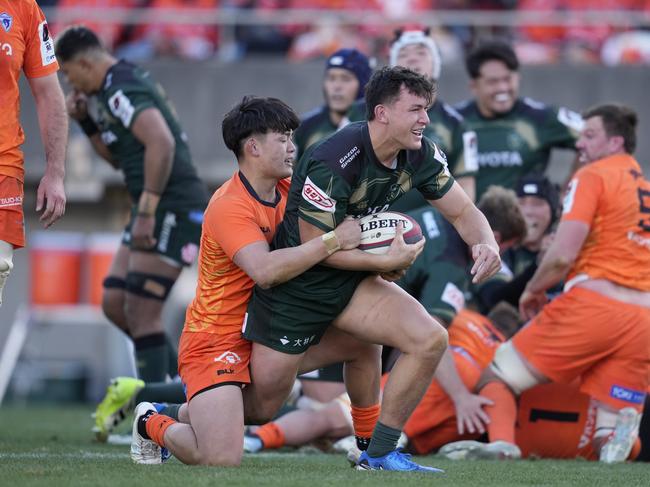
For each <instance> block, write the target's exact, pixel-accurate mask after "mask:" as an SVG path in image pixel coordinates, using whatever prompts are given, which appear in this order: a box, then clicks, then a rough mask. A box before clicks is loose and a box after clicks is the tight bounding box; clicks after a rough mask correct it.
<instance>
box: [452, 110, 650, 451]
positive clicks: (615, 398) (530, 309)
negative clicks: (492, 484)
mask: <svg viewBox="0 0 650 487" xmlns="http://www.w3.org/2000/svg"><path fill="white" fill-rule="evenodd" d="M584 119H585V126H584V129H583V130H582V133H581V135H580V138H579V139H578V141H577V143H576V147H577V149H578V153H579V158H580V162H582V163H583V164H584V165H583V167H582V168H581V169H579V170H578V171H577V172H576V174H575V176H574V178H573V179H572V180H571V182H570V184H569V187H568V190H567V195H566V198H565V200H564V207H563V215H562V219H561V221H560V224H559V226H558V229H557V232H556V236H555V239H554V240H553V243H552V244H551V247H550V248H549V249H548V251H547V253H546V255H545V256H544V258H543V260H542V262H541V264H540V266H539V268H538V269H537V271H536V272H535V275H534V276H533V278H532V279H531V281H530V282H529V283H528V285H527V286H526V290H525V291H524V293H523V294H522V296H521V299H520V301H519V307H520V312H521V314H522V316H523V317H524V318H525V319H531V318H532V319H531V321H530V322H529V323H528V325H527V326H526V327H524V328H523V329H522V330H521V331H519V332H518V333H517V334H516V335H515V336H514V337H513V338H512V339H511V340H510V341H508V342H506V343H505V344H503V345H501V347H500V348H499V349H498V350H497V352H496V354H495V357H494V360H493V361H492V365H491V366H490V367H489V368H488V369H486V371H485V372H484V374H483V376H482V378H481V381H480V382H479V387H478V389H479V390H480V392H481V394H482V395H485V396H487V397H489V398H490V399H492V400H493V401H494V407H493V408H492V409H491V411H490V419H491V423H490V425H489V427H488V432H489V437H490V440H491V441H492V442H497V441H498V442H500V443H501V444H504V445H505V447H508V448H511V447H512V446H514V443H515V419H516V405H515V397H516V396H518V395H519V394H521V393H522V392H523V391H525V390H527V389H529V388H531V387H533V386H535V385H537V384H540V383H544V382H548V381H554V382H564V383H567V382H571V381H573V380H578V381H579V382H580V390H581V391H582V392H584V393H585V394H588V395H590V396H591V397H592V398H593V399H594V400H595V401H597V412H596V425H595V428H596V431H595V433H594V436H593V440H592V446H593V449H594V451H595V452H596V453H597V454H598V455H599V457H600V460H601V461H603V462H606V463H613V462H621V461H624V460H625V459H627V458H628V456H629V453H630V450H631V449H632V446H633V445H634V442H635V440H636V438H637V436H638V429H639V423H640V418H641V411H642V410H643V404H644V399H645V396H646V390H647V388H648V380H649V379H648V378H649V377H650V374H649V371H650V348H649V347H648V343H650V273H648V272H647V269H650V218H648V214H649V213H650V183H648V181H647V180H646V179H645V178H644V176H643V173H642V171H641V167H640V166H639V163H638V162H637V161H636V160H635V159H634V158H633V157H632V154H633V152H634V149H635V146H636V124H637V117H636V114H635V113H634V112H633V111H632V110H630V109H629V108H626V107H622V106H619V105H600V106H597V107H595V108H592V109H590V110H588V111H587V112H586V113H585V114H584ZM565 278H566V285H565V287H564V289H565V291H564V293H563V294H562V295H561V296H559V297H558V298H556V299H554V300H553V301H552V302H551V303H549V304H547V305H546V304H545V303H546V299H547V298H546V293H545V291H546V290H547V289H548V288H549V287H551V286H554V285H555V284H557V283H558V282H559V281H561V280H563V279H565ZM457 447H458V450H459V451H460V450H461V449H462V448H464V445H457ZM491 447H492V448H493V447H494V446H493V445H492V446H491ZM450 448H451V447H450ZM486 448H487V447H486ZM515 448H516V447H515ZM475 451H477V450H476V448H475V447H474V446H473V445H470V446H469V449H468V455H471V454H473V453H474V452H475ZM478 451H479V452H480V450H478ZM510 456H511V457H516V456H518V455H510Z"/></svg>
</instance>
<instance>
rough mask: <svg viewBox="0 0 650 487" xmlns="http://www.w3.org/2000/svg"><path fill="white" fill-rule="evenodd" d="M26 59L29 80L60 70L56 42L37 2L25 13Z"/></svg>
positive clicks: (24, 66) (24, 68) (24, 64)
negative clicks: (55, 51)
mask: <svg viewBox="0 0 650 487" xmlns="http://www.w3.org/2000/svg"><path fill="white" fill-rule="evenodd" d="M24 21H25V32H26V37H27V38H26V39H25V59H24V62H23V71H24V72H25V76H27V77H28V78H40V77H42V76H47V75H48V74H52V73H55V72H56V71H57V69H59V65H58V63H57V62H56V55H55V54H54V40H53V39H52V34H51V33H50V29H49V27H48V25H47V20H45V15H44V14H43V11H42V10H41V9H40V8H39V6H38V5H37V4H36V2H35V1H33V2H30V6H29V10H28V11H27V12H26V13H25V19H24Z"/></svg>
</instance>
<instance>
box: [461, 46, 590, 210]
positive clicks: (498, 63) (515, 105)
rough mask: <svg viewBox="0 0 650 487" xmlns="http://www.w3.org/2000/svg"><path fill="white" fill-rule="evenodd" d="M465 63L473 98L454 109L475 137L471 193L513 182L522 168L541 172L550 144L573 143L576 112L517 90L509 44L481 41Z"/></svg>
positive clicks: (577, 123) (567, 145)
mask: <svg viewBox="0 0 650 487" xmlns="http://www.w3.org/2000/svg"><path fill="white" fill-rule="evenodd" d="M465 65H466V68H467V73H468V75H469V77H470V79H471V81H470V88H471V90H472V93H473V95H474V99H473V100H469V101H466V102H464V103H462V104H460V105H458V106H456V109H457V110H458V111H459V112H460V113H461V115H462V116H463V117H464V119H465V123H466V124H467V126H468V127H469V128H470V129H471V130H474V131H475V132H476V135H477V137H478V163H479V164H478V172H477V173H476V174H475V177H476V197H477V198H478V197H480V196H481V195H482V194H483V193H484V192H485V190H486V189H487V188H488V186H490V185H493V184H495V185H499V186H505V187H506V188H514V187H515V183H516V182H517V181H518V180H519V179H520V178H521V177H522V176H524V175H525V174H528V173H530V172H538V173H543V172H544V171H545V170H546V166H547V165H548V162H549V158H550V154H551V149H552V148H553V147H559V148H567V149H575V142H576V140H577V138H578V133H579V131H580V129H581V127H582V123H583V122H582V118H581V117H580V115H579V114H578V113H575V112H573V111H571V110H569V109H567V108H564V107H561V108H556V107H553V106H550V105H546V104H544V103H541V102H539V101H535V100H532V99H530V98H522V97H520V96H519V72H518V70H519V60H518V59H517V56H516V54H515V52H514V50H513V49H512V47H511V46H510V45H508V44H506V43H504V42H501V41H491V42H486V43H484V44H481V45H479V46H478V47H477V48H476V49H474V50H473V51H471V52H470V53H469V54H468V55H467V58H466V60H465Z"/></svg>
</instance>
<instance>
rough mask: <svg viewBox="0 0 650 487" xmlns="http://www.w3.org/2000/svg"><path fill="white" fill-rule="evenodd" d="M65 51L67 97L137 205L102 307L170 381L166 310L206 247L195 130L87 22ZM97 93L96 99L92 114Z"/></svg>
mask: <svg viewBox="0 0 650 487" xmlns="http://www.w3.org/2000/svg"><path fill="white" fill-rule="evenodd" d="M55 51H56V56H57V58H58V60H59V63H60V64H61V68H62V71H63V73H64V75H65V77H66V78H67V80H68V83H69V84H70V85H71V86H72V88H73V91H72V92H70V93H69V94H68V96H67V100H66V103H67V108H68V113H69V115H70V117H71V118H73V119H75V120H77V122H78V123H79V125H80V126H81V128H82V130H83V131H84V132H85V133H86V135H87V136H88V137H89V139H90V141H91V143H92V145H93V147H94V149H95V151H96V152H97V153H98V154H99V155H100V156H101V157H102V158H103V159H105V160H106V161H108V162H109V163H110V164H111V165H112V166H113V167H115V168H116V169H119V170H121V171H122V172H123V174H124V179H125V182H126V187H127V190H128V193H129V195H130V198H131V202H132V204H133V207H132V212H131V219H130V221H129V223H128V225H127V226H126V229H125V231H124V236H123V240H122V244H121V246H120V247H119V250H118V252H117V254H116V255H115V258H114V259H113V263H112V265H111V268H110V271H109V274H108V277H107V278H106V279H105V281H104V295H103V302H102V308H103V311H104V313H105V314H106V316H107V317H108V318H109V319H110V320H111V321H112V322H113V323H114V324H115V325H116V326H117V327H119V328H120V329H121V330H123V331H124V332H125V333H126V334H127V335H128V336H129V337H131V338H132V340H133V343H134V345H135V354H136V364H137V369H138V376H139V378H140V379H142V380H143V381H146V382H164V381H165V378H166V377H167V375H168V374H170V373H171V374H172V375H176V364H175V363H176V351H175V347H174V346H173V345H172V344H171V343H170V342H169V340H168V339H167V337H166V336H165V333H164V329H163V325H162V322H161V311H162V307H163V304H164V302H165V299H166V298H167V296H168V294H169V292H170V290H171V288H172V286H173V285H174V282H175V281H176V279H177V278H178V276H179V274H180V272H181V270H182V268H183V266H188V265H190V264H192V262H194V260H195V258H196V255H197V253H198V248H199V247H198V246H199V240H200V236H201V223H202V219H203V211H204V209H205V206H206V204H207V192H206V189H205V188H204V185H203V183H202V182H201V181H200V180H199V178H198V176H197V173H196V168H195V167H194V164H193V163H192V159H191V156H190V151H189V147H188V145H187V136H186V135H185V133H184V132H183V129H182V128H181V126H180V124H179V122H178V120H177V118H176V115H175V113H174V110H173V108H172V107H171V105H170V104H169V102H168V101H167V99H166V97H165V94H164V92H163V90H162V88H161V87H160V86H159V85H158V84H157V83H156V82H155V81H154V80H153V79H152V78H151V76H150V75H149V73H148V72H146V71H144V70H142V69H140V68H138V67H136V66H134V65H132V64H129V63H127V62H125V61H119V60H117V59H116V58H114V57H113V56H111V54H109V53H108V51H106V50H105V48H104V47H103V46H102V45H101V43H100V41H99V39H98V38H97V36H96V35H95V34H94V33H93V32H92V31H91V30H89V29H87V28H85V27H82V26H74V27H71V28H69V29H67V30H66V31H64V32H62V33H61V35H60V36H59V38H58V41H57V43H56V48H55ZM89 98H93V99H94V100H95V101H96V108H97V110H96V113H95V114H93V115H92V116H91V114H90V113H89V109H88V108H89V107H88V101H89ZM98 421H99V419H98Z"/></svg>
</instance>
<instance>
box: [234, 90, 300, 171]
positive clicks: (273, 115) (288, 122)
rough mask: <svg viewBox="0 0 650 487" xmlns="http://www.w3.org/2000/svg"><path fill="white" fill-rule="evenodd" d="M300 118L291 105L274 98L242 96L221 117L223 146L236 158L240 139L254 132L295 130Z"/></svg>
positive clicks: (240, 151) (240, 146) (238, 152)
mask: <svg viewBox="0 0 650 487" xmlns="http://www.w3.org/2000/svg"><path fill="white" fill-rule="evenodd" d="M298 125H300V119H299V118H298V115H296V112H294V111H293V109H292V108H291V107H290V106H289V105H287V104H286V103H284V102H283V101H282V100H278V99H277V98H262V97H257V96H245V97H244V98H243V99H242V101H241V102H240V103H239V104H237V105H236V106H235V107H234V108H233V109H232V110H230V111H229V112H228V113H226V115H225V116H224V117H223V122H222V123H221V133H222V134H223V141H224V142H225V143H226V147H228V149H230V150H231V151H233V152H234V153H235V155H236V156H237V157H238V158H239V157H240V156H241V154H242V142H243V141H244V140H245V139H247V138H248V137H250V136H251V135H253V134H266V133H268V132H278V133H284V132H289V131H291V130H295V129H296V128H298Z"/></svg>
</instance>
